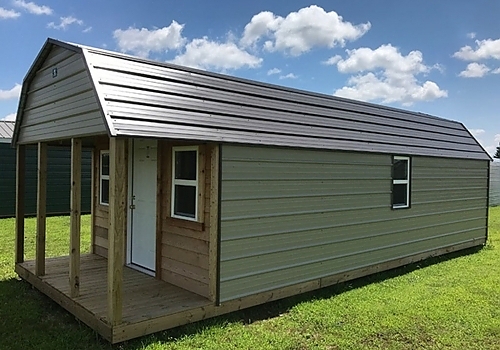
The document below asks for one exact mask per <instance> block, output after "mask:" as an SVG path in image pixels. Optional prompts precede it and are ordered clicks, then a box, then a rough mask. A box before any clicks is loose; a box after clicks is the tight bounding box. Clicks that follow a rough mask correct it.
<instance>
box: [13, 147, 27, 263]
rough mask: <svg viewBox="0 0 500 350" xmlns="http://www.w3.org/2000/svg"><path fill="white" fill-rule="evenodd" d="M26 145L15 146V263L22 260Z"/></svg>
mask: <svg viewBox="0 0 500 350" xmlns="http://www.w3.org/2000/svg"><path fill="white" fill-rule="evenodd" d="M25 179H26V146H24V145H18V146H17V157H16V257H15V259H16V260H15V262H16V264H18V263H22V262H23V261H24V196H25V191H26V180H25Z"/></svg>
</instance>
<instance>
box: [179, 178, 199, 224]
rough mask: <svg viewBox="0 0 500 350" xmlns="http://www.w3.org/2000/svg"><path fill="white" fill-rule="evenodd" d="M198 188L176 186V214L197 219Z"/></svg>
mask: <svg viewBox="0 0 500 350" xmlns="http://www.w3.org/2000/svg"><path fill="white" fill-rule="evenodd" d="M195 210H196V187H195V186H183V185H175V197H174V214H175V215H179V216H186V217H189V218H193V219H194V218H195Z"/></svg>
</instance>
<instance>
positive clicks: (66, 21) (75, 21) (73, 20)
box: [47, 16, 83, 30]
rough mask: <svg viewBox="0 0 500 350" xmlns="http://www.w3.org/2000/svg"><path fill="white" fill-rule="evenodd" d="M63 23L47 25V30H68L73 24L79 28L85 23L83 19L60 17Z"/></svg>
mask: <svg viewBox="0 0 500 350" xmlns="http://www.w3.org/2000/svg"><path fill="white" fill-rule="evenodd" d="M59 19H60V20H61V21H60V22H59V24H55V23H54V22H50V23H49V24H47V28H52V29H57V30H61V29H62V30H66V29H68V27H69V26H70V25H72V24H77V25H79V26H82V25H83V21H82V20H81V19H78V18H75V17H73V16H68V17H60V18H59Z"/></svg>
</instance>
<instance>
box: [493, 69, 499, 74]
mask: <svg viewBox="0 0 500 350" xmlns="http://www.w3.org/2000/svg"><path fill="white" fill-rule="evenodd" d="M491 74H500V68H497V69H493V70H492V71H491Z"/></svg>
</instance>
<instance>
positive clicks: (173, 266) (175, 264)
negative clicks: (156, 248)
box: [161, 257, 208, 284]
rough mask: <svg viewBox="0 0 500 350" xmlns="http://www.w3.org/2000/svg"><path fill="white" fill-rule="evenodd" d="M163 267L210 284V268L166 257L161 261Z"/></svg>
mask: <svg viewBox="0 0 500 350" xmlns="http://www.w3.org/2000/svg"><path fill="white" fill-rule="evenodd" d="M161 268H162V269H165V270H169V271H172V272H173V273H176V274H178V275H181V276H185V277H188V278H190V279H192V280H195V281H198V282H201V283H203V284H208V270H205V269H202V268H201V267H197V266H193V265H189V264H186V263H183V262H181V261H177V260H174V259H169V258H165V257H164V258H163V259H162V262H161Z"/></svg>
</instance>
